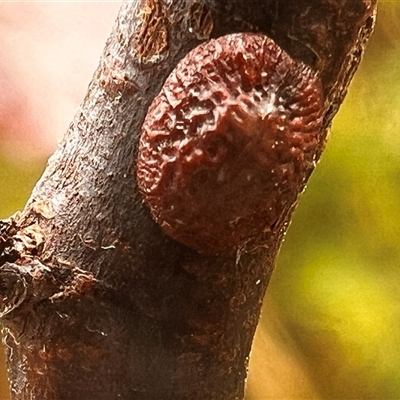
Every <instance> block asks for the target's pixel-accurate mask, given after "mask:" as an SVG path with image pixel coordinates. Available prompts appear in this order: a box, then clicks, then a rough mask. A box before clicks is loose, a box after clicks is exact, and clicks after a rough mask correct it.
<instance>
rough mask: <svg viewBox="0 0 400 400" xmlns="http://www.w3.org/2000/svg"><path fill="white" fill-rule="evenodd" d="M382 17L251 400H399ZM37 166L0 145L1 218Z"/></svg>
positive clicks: (389, 97) (396, 174) (394, 107)
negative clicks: (5, 153)
mask: <svg viewBox="0 0 400 400" xmlns="http://www.w3.org/2000/svg"><path fill="white" fill-rule="evenodd" d="M379 6H380V8H379V14H378V24H377V28H376V31H375V34H374V36H373V38H372V39H371V41H370V42H369V44H368V46H367V52H366V55H365V57H364V60H363V62H362V65H361V67H360V69H359V71H358V72H357V74H356V77H355V79H354V82H353V83H352V85H351V87H350V89H349V93H348V96H347V98H346V101H345V103H344V104H343V106H342V108H341V109H340V112H339V114H338V115H337V117H336V118H335V120H334V124H333V127H332V133H331V136H330V140H329V142H328V146H327V149H326V151H325V153H324V155H323V157H322V160H321V162H320V164H319V165H318V167H317V169H316V171H315V173H314V174H313V176H312V177H311V180H310V182H309V185H308V188H307V191H306V192H305V194H304V195H302V198H301V201H300V205H299V207H298V209H297V210H296V212H295V215H294V219H293V223H292V225H291V227H290V229H289V232H288V235H287V237H286V241H285V243H284V245H283V248H282V251H281V254H280V257H279V260H278V263H277V267H276V271H275V272H274V275H273V278H272V280H271V283H270V286H269V288H268V293H267V296H266V299H265V302H264V308H263V312H262V319H261V323H260V326H259V329H258V331H257V335H256V339H255V343H254V347H253V351H252V357H251V361H250V372H249V379H248V393H247V400H299V399H304V400H319V399H321V400H326V399H340V400H349V399H360V400H361V399H362V400H369V399H371V400H372V399H380V400H395V399H400V330H399V328H398V324H399V323H398V321H399V320H400V287H399V284H398V282H400V268H399V264H400V244H399V242H400V241H399V236H400V228H399V227H400V201H399V199H400V1H397V2H393V1H380V3H379ZM43 165H44V160H43V163H42V164H40V165H28V164H24V165H21V164H18V166H17V165H13V164H11V163H10V161H6V159H5V157H2V156H1V144H0V182H1V187H2V190H1V191H0V217H7V216H8V215H10V214H11V213H13V212H14V211H15V210H17V209H20V208H22V207H23V205H24V203H25V201H26V199H27V197H28V196H29V193H30V191H31V189H32V187H33V185H34V182H35V180H36V179H37V178H38V177H39V175H40V171H41V170H42V168H43ZM3 365H4V363H0V400H6V399H7V397H6V394H5V393H6V391H7V387H6V386H7V385H6V381H5V378H4V377H5V374H4V372H5V369H4V367H3ZM205 400H206V399H205Z"/></svg>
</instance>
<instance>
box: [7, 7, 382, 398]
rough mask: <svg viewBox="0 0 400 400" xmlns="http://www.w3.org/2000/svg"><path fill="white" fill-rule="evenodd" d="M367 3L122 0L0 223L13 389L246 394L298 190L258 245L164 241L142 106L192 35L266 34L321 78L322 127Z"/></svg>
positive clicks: (358, 48) (358, 49)
mask: <svg viewBox="0 0 400 400" xmlns="http://www.w3.org/2000/svg"><path fill="white" fill-rule="evenodd" d="M375 3H376V2H375V1H374V0H265V1H260V0H248V1H243V0H219V1H216V0H195V1H194V0H175V1H169V0H140V1H134V2H130V3H125V4H124V5H123V6H122V8H121V10H120V13H119V16H118V18H117V21H116V24H115V26H114V29H113V31H112V34H111V36H110V39H109V40H108V42H107V44H106V47H105V50H104V53H103V56H102V58H101V61H100V65H99V67H98V69H97V71H96V72H95V74H94V77H93V80H92V82H91V83H90V86H89V89H88V93H87V95H86V97H85V99H84V102H83V104H82V105H81V107H80V109H79V111H78V112H77V115H76V116H75V118H74V120H73V121H72V123H71V125H70V127H69V129H68V132H67V134H66V136H65V139H64V141H63V143H62V144H61V146H60V148H59V149H58V150H57V151H56V153H55V154H54V155H53V156H52V157H51V158H50V160H49V163H48V165H47V168H46V170H45V172H44V174H43V176H42V178H41V179H40V181H39V182H38V184H37V185H36V187H35V189H34V191H33V193H32V196H31V198H30V200H29V201H28V204H27V206H26V207H25V209H24V210H23V211H22V212H21V213H20V214H19V215H16V216H13V217H12V218H11V219H10V220H8V221H3V223H2V225H1V226H0V234H1V237H0V249H1V257H0V262H1V267H0V306H1V310H2V312H3V319H2V322H3V338H4V342H5V344H6V346H7V353H8V366H9V371H10V381H11V391H12V398H13V399H28V398H29V399H47V400H53V399H54V400H55V399H81V400H85V399H93V400H94V399H97V400H101V399H106V400H112V399H241V398H243V395H244V382H245V377H246V367H247V361H248V356H249V352H250V348H251V343H252V339H253V334H254V331H255V329H256V326H257V322H258V318H259V313H260V307H261V303H262V299H263V296H264V293H265V290H266V287H267V284H268V281H269V278H270V276H271V273H272V270H273V265H274V260H275V257H276V255H277V252H278V249H279V246H280V242H281V239H282V236H283V234H284V232H285V231H286V227H287V225H288V223H289V220H290V215H291V212H292V210H293V208H294V206H295V203H296V200H294V201H293V202H292V203H291V204H288V205H287V207H286V209H285V211H284V212H283V213H282V215H281V217H280V218H279V220H278V221H277V222H276V223H275V225H274V226H273V227H271V229H270V230H268V231H266V232H265V233H263V235H261V237H259V238H258V239H257V240H256V242H257V246H254V243H253V245H252V246H251V247H250V246H249V247H247V248H245V249H242V250H241V251H238V252H237V253H236V254H235V255H232V256H205V255H201V254H200V253H198V252H196V251H194V250H192V249H190V248H188V247H186V246H184V245H182V244H179V243H177V242H175V241H174V240H173V239H171V238H169V237H167V236H166V235H165V234H164V233H163V232H162V230H161V229H160V227H159V226H158V225H157V224H156V223H155V222H154V221H153V219H152V218H151V216H150V213H149V211H148V209H147V208H146V207H145V206H144V205H143V202H142V199H141V197H140V194H139V192H138V190H137V185H136V176H135V175H136V172H135V163H136V161H135V160H136V155H137V144H138V138H139V135H140V131H141V124H142V122H143V120H144V117H145V115H146V112H147V109H148V107H149V105H150V103H151V102H152V100H153V99H154V97H155V96H156V95H157V93H158V92H159V90H160V88H161V86H162V84H163V82H164V81H165V79H166V78H167V76H168V74H169V73H170V72H171V71H172V69H173V68H174V67H175V66H176V64H177V62H178V61H179V60H180V59H181V58H182V57H183V56H184V55H185V54H187V53H188V51H190V50H191V49H192V48H194V47H195V46H197V45H198V44H199V43H201V42H202V41H205V40H208V39H209V38H211V37H219V36H221V35H224V34H228V33H234V32H241V31H250V32H259V33H263V34H266V35H268V36H269V37H271V38H272V39H274V40H275V41H276V42H277V43H278V44H279V45H280V46H281V47H282V48H283V49H284V50H286V51H287V52H288V54H290V55H291V56H292V57H293V58H297V59H300V60H301V61H303V62H305V63H307V64H309V65H310V66H311V67H312V68H313V69H314V70H316V71H317V72H318V73H319V75H320V77H321V79H322V82H323V88H324V93H325V98H326V110H325V114H324V127H325V130H324V131H323V132H321V135H322V136H321V138H322V140H321V141H320V142H321V145H320V146H319V147H318V149H317V151H316V155H315V156H316V159H318V158H319V156H320V154H321V152H322V150H323V144H324V143H325V137H326V132H327V130H328V129H329V126H330V123H331V120H332V118H333V116H334V115H335V113H336V111H337V110H338V108H339V106H340V104H341V102H342V100H343V98H344V96H345V94H346V90H347V87H348V84H349V83H350V80H351V78H352V76H353V74H354V72H355V70H356V68H357V66H358V64H359V62H360V57H361V55H362V52H363V49H364V45H365V43H366V40H367V39H368V37H369V35H370V33H371V31H372V27H373V21H374V12H375Z"/></svg>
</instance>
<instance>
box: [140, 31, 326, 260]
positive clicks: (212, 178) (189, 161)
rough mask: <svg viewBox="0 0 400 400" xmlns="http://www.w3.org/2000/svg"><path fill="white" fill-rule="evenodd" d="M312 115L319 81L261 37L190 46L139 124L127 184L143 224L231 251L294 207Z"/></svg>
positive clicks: (206, 247) (308, 152)
mask: <svg viewBox="0 0 400 400" xmlns="http://www.w3.org/2000/svg"><path fill="white" fill-rule="evenodd" d="M322 114H323V92H322V85H321V82H320V80H319V78H318V77H317V76H316V74H315V73H314V72H313V71H312V70H311V69H310V68H309V67H307V66H306V65H304V64H303V63H301V62H298V61H295V60H292V59H291V58H290V57H289V55H288V54H287V53H285V52H284V51H283V50H281V49H280V47H279V46H278V45H277V44H276V43H275V42H274V41H272V40H271V39H269V38H267V37H265V36H263V35H259V34H250V33H239V34H232V35H227V36H223V37H220V38H218V39H215V40H211V41H209V42H208V43H205V44H202V45H200V46H198V47H196V48H195V49H194V50H192V51H191V52H190V53H189V54H187V56H186V57H185V58H184V59H183V60H182V61H181V62H180V63H179V64H178V65H177V67H176V68H175V69H174V71H173V72H172V73H171V75H170V76H169V77H168V78H167V80H166V81H165V83H164V86H163V88H162V90H161V92H160V94H159V95H158V96H157V97H156V98H155V99H154V101H153V103H152V104H151V106H150V107H149V110H148V113H147V116H146V118H145V121H144V123H143V128H142V134H141V138H140V143H139V153H138V154H139V155H138V159H137V181H138V186H139V190H140V192H141V194H142V195H143V198H144V200H145V202H146V203H147V205H148V207H149V208H150V212H151V214H152V216H153V218H154V219H155V221H156V222H157V223H158V224H159V225H160V226H161V227H162V229H163V230H164V232H165V233H166V234H168V235H170V236H171V237H172V238H174V239H175V240H177V241H179V242H181V243H183V244H185V245H187V246H189V247H191V248H193V249H195V250H197V251H199V252H201V253H205V254H209V255H217V254H229V253H232V252H233V251H235V250H236V249H237V248H238V247H239V246H241V245H243V243H245V242H246V241H248V240H249V239H251V238H252V237H255V236H257V235H259V234H260V233H262V232H263V231H264V230H266V229H270V227H271V226H272V225H273V224H274V222H275V221H276V220H277V219H279V217H280V216H281V215H282V213H283V212H285V210H287V208H288V206H289V205H290V204H292V203H293V201H295V199H296V197H297V195H298V193H299V191H301V189H302V187H303V186H304V182H305V179H306V177H307V176H308V174H309V172H310V170H311V169H312V168H313V161H314V157H315V156H314V155H315V153H316V150H317V146H318V141H319V135H318V134H319V133H320V131H321V129H322Z"/></svg>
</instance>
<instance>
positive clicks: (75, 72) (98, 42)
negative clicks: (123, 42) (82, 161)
mask: <svg viewBox="0 0 400 400" xmlns="http://www.w3.org/2000/svg"><path fill="white" fill-rule="evenodd" d="M120 5H121V2H119V1H118V2H33V3H31V2H17V3H14V2H9V3H3V2H1V3H0V152H1V153H2V155H3V156H6V157H7V158H11V159H14V160H15V159H17V160H28V161H29V160H33V159H40V158H44V157H47V156H48V155H50V154H51V153H52V152H53V151H54V149H55V148H56V147H57V142H58V141H60V140H61V139H62V137H63V135H64V133H65V131H66V130H67V128H68V125H69V123H70V121H71V120H72V118H73V116H74V114H75V112H76V109H77V108H78V106H79V104H80V103H81V101H82V100H83V97H84V95H85V93H86V89H87V86H88V84H89V82H90V80H91V77H92V75H93V73H94V71H95V69H96V67H97V65H98V62H99V59H100V56H101V53H102V49H103V47H104V44H105V42H106V40H107V38H108V36H109V34H110V32H111V28H112V26H113V24H114V21H115V19H116V16H117V13H118V10H119V7H120Z"/></svg>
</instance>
